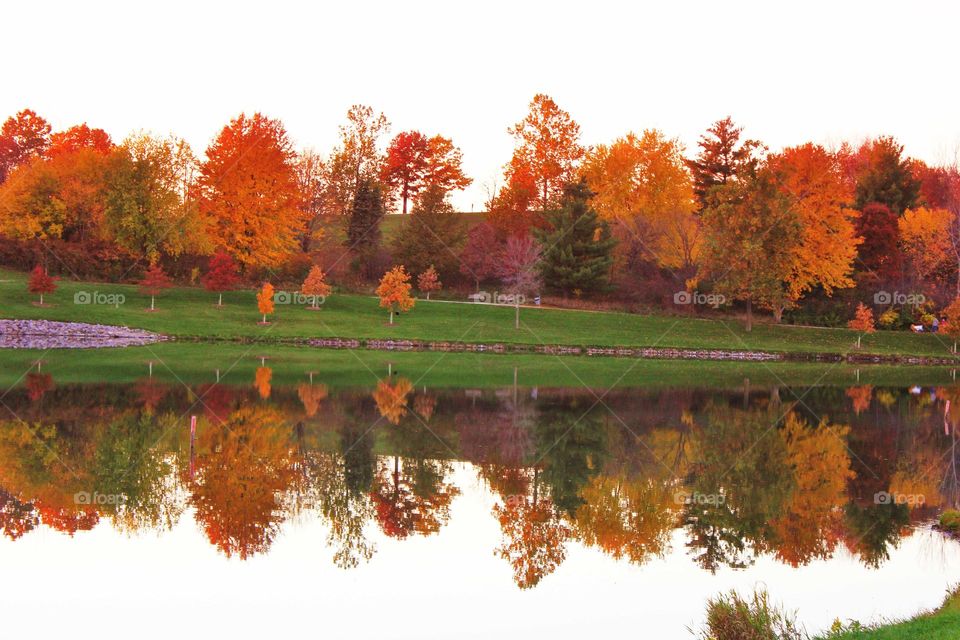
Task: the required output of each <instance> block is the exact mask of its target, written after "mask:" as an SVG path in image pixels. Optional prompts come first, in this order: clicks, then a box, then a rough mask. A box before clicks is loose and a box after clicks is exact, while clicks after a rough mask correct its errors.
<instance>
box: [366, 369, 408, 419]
mask: <svg viewBox="0 0 960 640" xmlns="http://www.w3.org/2000/svg"><path fill="white" fill-rule="evenodd" d="M412 391H413V384H412V383H411V382H410V381H409V380H407V379H406V378H404V377H397V378H396V380H395V381H393V382H392V383H391V381H390V380H380V381H379V382H378V383H377V388H376V390H375V391H374V392H373V399H374V401H375V402H376V403H377V411H379V412H380V415H381V416H383V417H384V418H386V419H387V422H389V423H390V424H393V425H397V424H400V420H401V419H403V417H404V416H405V415H407V411H408V410H409V409H408V404H409V399H408V396H409V395H410V393H411V392H412Z"/></svg>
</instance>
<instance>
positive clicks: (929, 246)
mask: <svg viewBox="0 0 960 640" xmlns="http://www.w3.org/2000/svg"><path fill="white" fill-rule="evenodd" d="M950 217H951V216H950V212H949V211H947V210H945V209H928V208H926V207H917V208H915V209H907V210H905V211H904V212H903V215H902V216H900V218H899V219H898V220H897V228H898V230H899V232H900V242H901V246H902V247H903V255H904V258H905V259H906V262H907V264H908V266H909V270H910V272H911V275H912V276H913V277H914V278H915V279H916V280H917V281H918V282H921V283H923V282H928V281H930V280H932V279H933V278H934V277H935V275H936V274H937V272H938V271H940V270H941V268H942V267H943V266H944V265H945V263H947V262H948V261H950V262H952V247H951V243H950V223H951V220H950ZM950 271H956V269H955V268H954V269H951V270H950Z"/></svg>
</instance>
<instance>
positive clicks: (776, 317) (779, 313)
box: [773, 306, 783, 324]
mask: <svg viewBox="0 0 960 640" xmlns="http://www.w3.org/2000/svg"><path fill="white" fill-rule="evenodd" d="M782 319H783V307H781V306H777V308H775V309H774V310H773V321H774V322H776V323H777V324H780V321H781V320H782Z"/></svg>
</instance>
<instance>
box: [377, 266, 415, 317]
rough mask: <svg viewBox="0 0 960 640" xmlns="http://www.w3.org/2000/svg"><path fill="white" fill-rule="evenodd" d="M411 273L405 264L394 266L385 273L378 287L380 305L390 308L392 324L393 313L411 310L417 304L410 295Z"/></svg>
mask: <svg viewBox="0 0 960 640" xmlns="http://www.w3.org/2000/svg"><path fill="white" fill-rule="evenodd" d="M411 288H412V285H411V284H410V274H409V273H407V271H406V269H404V268H403V265H400V266H399V267H394V268H393V269H391V270H390V271H387V272H386V273H385V274H383V278H381V279H380V286H378V287H377V296H379V297H380V307H381V308H383V309H389V310H390V324H393V314H394V312H397V311H409V310H410V309H412V308H413V305H414V304H415V302H414V299H413V298H412V297H411V296H410V290H411Z"/></svg>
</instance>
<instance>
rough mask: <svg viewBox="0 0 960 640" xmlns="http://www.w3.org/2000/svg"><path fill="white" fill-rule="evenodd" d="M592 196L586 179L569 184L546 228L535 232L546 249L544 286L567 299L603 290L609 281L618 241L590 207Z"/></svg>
mask: <svg viewBox="0 0 960 640" xmlns="http://www.w3.org/2000/svg"><path fill="white" fill-rule="evenodd" d="M592 195H593V194H592V193H591V192H590V190H589V189H588V188H587V183H586V181H584V180H581V181H580V182H577V183H572V184H569V185H567V187H566V188H565V189H564V193H563V200H562V202H561V208H560V209H559V210H557V211H551V212H548V213H547V215H546V222H547V228H546V229H543V230H537V231H536V232H535V233H536V236H537V239H538V240H539V242H540V244H541V245H542V246H543V255H542V258H541V261H540V275H541V277H542V279H543V283H544V285H545V286H546V287H547V288H548V289H551V290H554V291H559V292H560V293H562V294H563V295H564V296H567V295H569V294H571V293H575V294H578V295H579V294H580V293H590V292H597V291H602V290H604V289H606V288H607V285H608V282H609V279H610V267H611V266H612V265H613V247H614V245H615V244H616V240H614V239H613V238H612V237H611V235H610V227H609V225H607V223H606V221H604V220H601V219H599V218H598V217H597V212H596V211H595V210H594V209H593V208H592V207H590V206H589V204H588V200H589V199H590V197H591V196H592Z"/></svg>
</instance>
